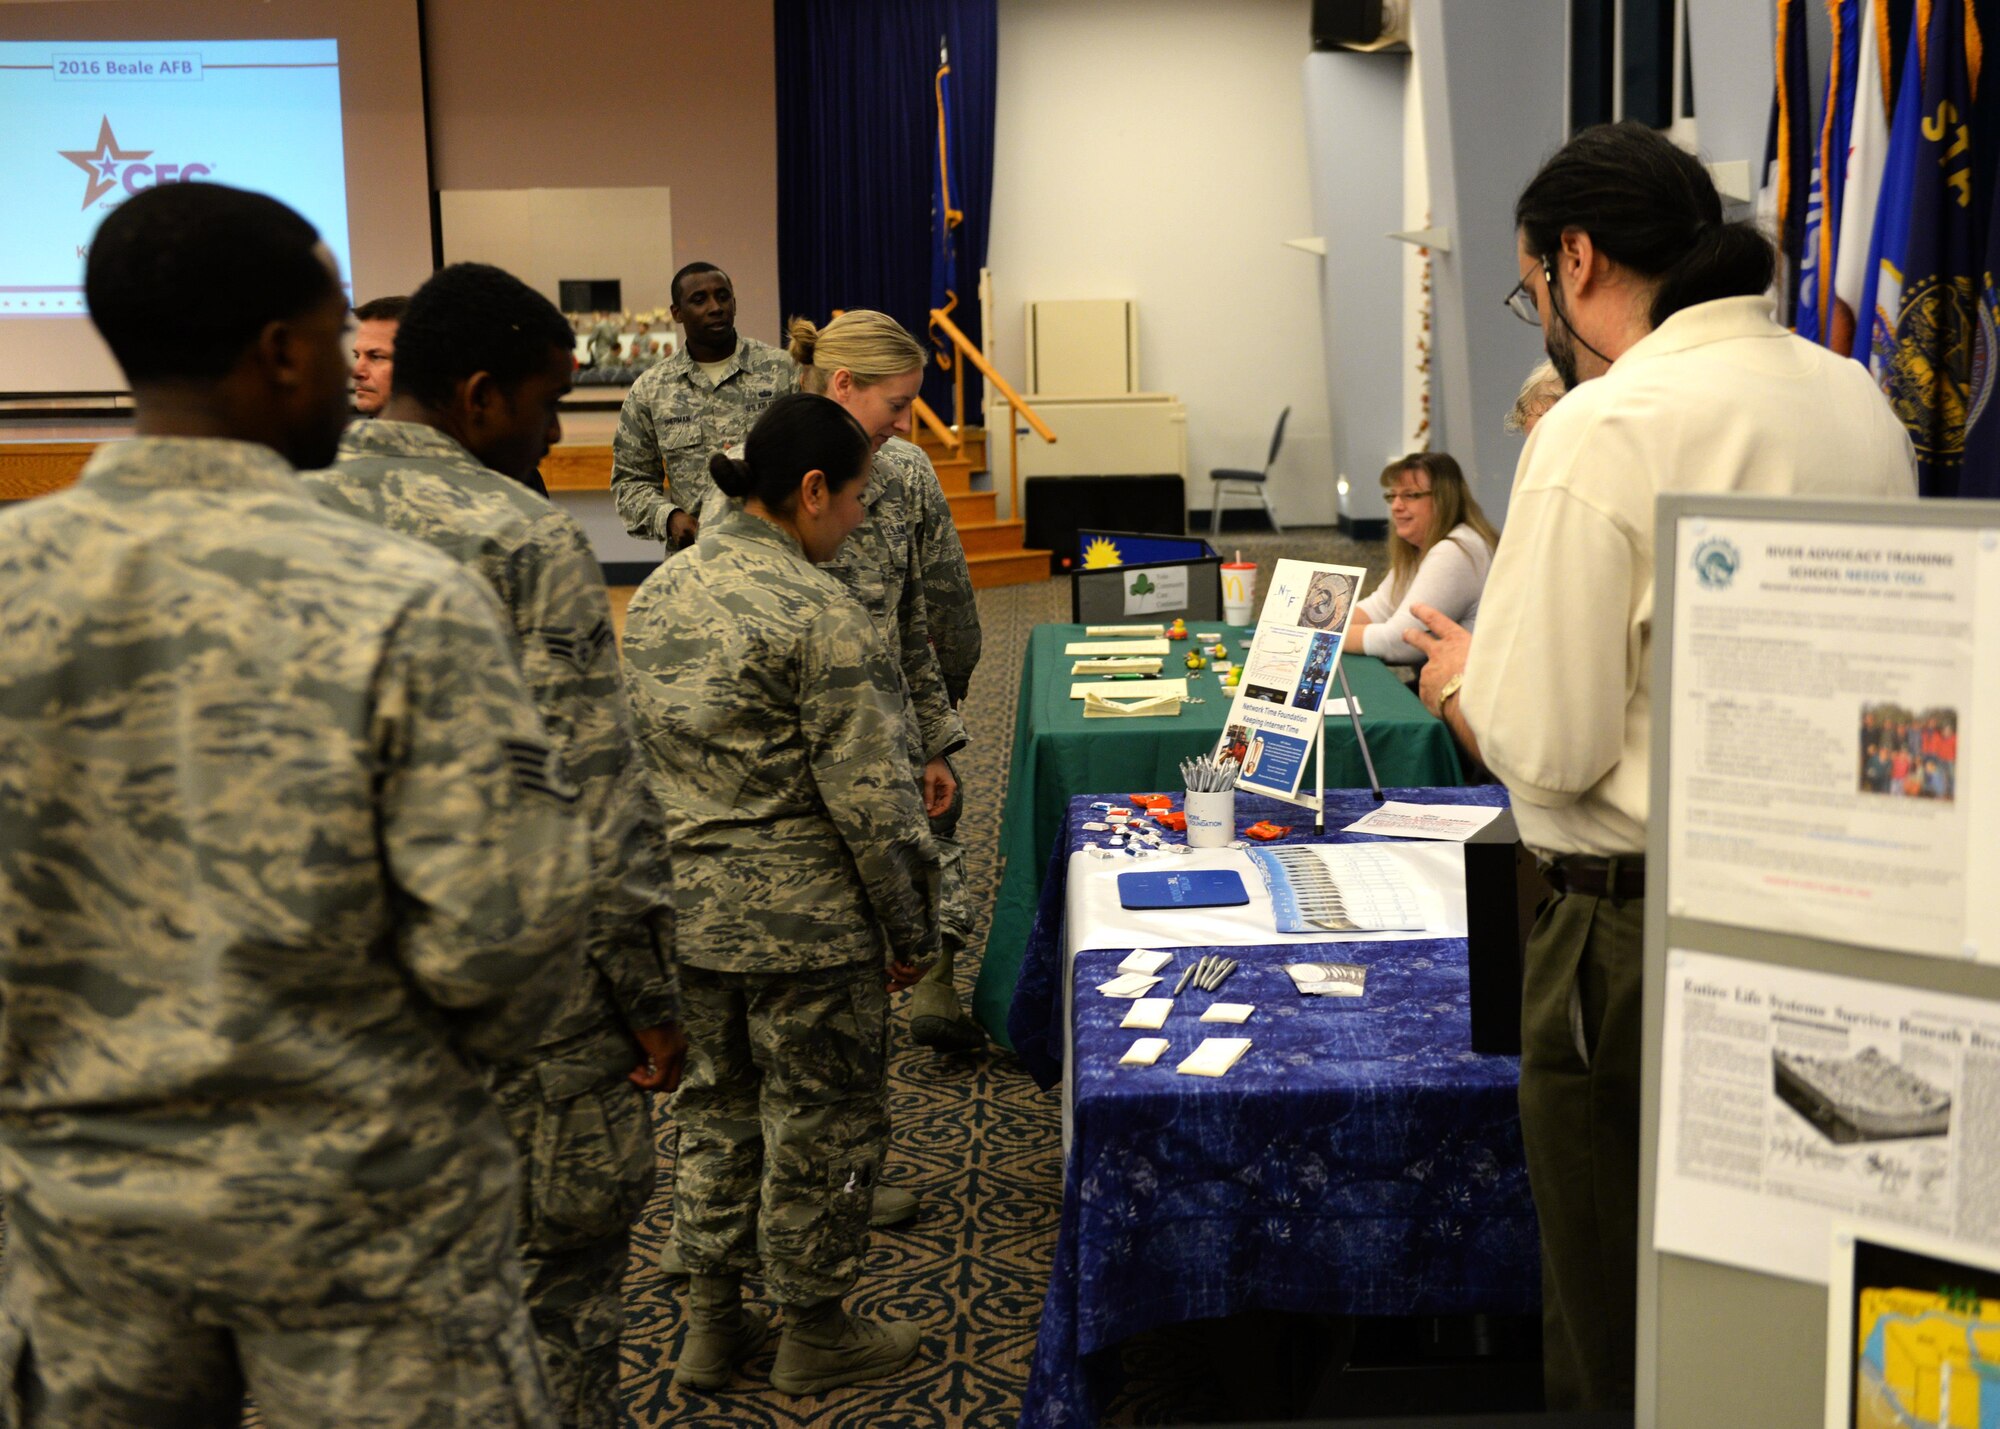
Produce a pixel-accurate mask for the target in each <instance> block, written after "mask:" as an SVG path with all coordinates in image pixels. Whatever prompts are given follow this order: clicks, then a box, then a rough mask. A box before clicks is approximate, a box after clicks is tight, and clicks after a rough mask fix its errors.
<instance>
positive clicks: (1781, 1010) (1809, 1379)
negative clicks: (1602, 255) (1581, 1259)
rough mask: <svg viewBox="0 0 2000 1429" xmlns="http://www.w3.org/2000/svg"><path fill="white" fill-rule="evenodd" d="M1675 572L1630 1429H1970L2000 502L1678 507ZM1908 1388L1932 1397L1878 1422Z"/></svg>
mask: <svg viewBox="0 0 2000 1429" xmlns="http://www.w3.org/2000/svg"><path fill="white" fill-rule="evenodd" d="M1655 559H1656V566H1655V579H1656V585H1655V591H1654V626H1653V649H1652V657H1653V664H1652V670H1651V679H1652V709H1653V728H1652V741H1653V742H1652V768H1651V800H1652V818H1651V820H1650V822H1649V833H1648V847H1647V899H1646V952H1645V959H1646V966H1645V979H1646V982H1645V988H1646V996H1645V1042H1644V1049H1643V1090H1642V1103H1641V1109H1642V1122H1641V1140H1640V1153H1641V1166H1640V1255H1639V1307H1638V1310H1639V1330H1638V1384H1637V1408H1638V1413H1637V1423H1638V1424H1640V1425H1642V1426H1644V1425H1662V1426H1664V1425H1678V1424H1703V1423H1715V1424H1721V1423H1731V1424H1736V1423H1741V1424H1757V1425H1760V1426H1774V1427H1775V1429H1786V1427H1787V1426H1796V1429H1819V1426H1820V1425H1822V1424H1826V1425H1832V1424H1836V1423H1838V1424H1850V1425H1870V1424H1875V1423H1882V1424H1889V1423H1936V1422H1950V1423H1958V1422H1960V1420H1959V1418H1957V1417H1953V1418H1950V1419H1948V1420H1940V1419H1938V1418H1936V1417H1935V1415H1936V1413H1937V1392H1938V1390H1939V1387H1940V1386H1941V1385H1946V1382H1947V1381H1950V1380H1951V1377H1952V1374H1953V1371H1952V1370H1950V1369H1949V1368H1946V1369H1943V1370H1940V1369H1939V1366H1940V1364H1942V1363H1943V1362H1944V1360H1949V1359H1950V1357H1951V1356H1952V1355H1954V1354H1959V1353H1961V1351H1963V1353H1964V1354H1967V1355H1975V1356H1976V1354H1978V1353H1984V1352H1985V1350H1984V1349H1982V1348H1981V1347H1992V1346H1993V1342H1992V1341H1990V1339H1989V1338H1986V1337H1983V1333H1982V1336H1971V1335H1970V1330H1969V1329H1967V1327H1966V1326H1967V1325H1970V1323H1971V1321H1972V1320H1974V1319H1977V1318H1978V1317H1979V1316H1980V1315H1983V1314H1984V1313H1985V1308H1984V1302H1983V1300H1982V1301H1981V1303H1980V1304H1979V1305H1972V1304H1971V1303H1970V1302H1969V1301H1967V1300H1966V1298H1965V1296H1966V1295H1967V1294H1970V1293H1972V1290H1973V1289H1979V1287H1983V1286H1985V1285H1986V1284H1988V1283H1989V1282H1988V1281H1986V1280H1972V1279H1968V1280H1966V1281H1965V1285H1964V1286H1961V1287H1959V1288H1958V1289H1953V1288H1952V1285H1953V1284H1954V1283H1955V1282H1950V1281H1949V1278H1948V1277H1947V1279H1946V1280H1944V1281H1940V1280H1939V1278H1938V1277H1939V1276H1940V1275H1943V1274H1945V1272H1947V1271H1948V1270H1949V1268H1950V1267H1952V1266H1963V1267H1971V1268H1978V1267H1985V1266H1990V1265H1991V1264H1993V1263H1995V1261H1996V1260H2000V889H1996V885H1995V873H1994V868H1995V863H1994V853H1995V850H1996V849H2000V503H1990V502H1921V503H1919V502H1901V503H1883V502H1820V501H1808V500H1802V499H1785V500H1773V499H1768V498H1753V497H1727V496H1699V497H1697V496H1668V497H1662V498H1661V500H1660V503H1659V508H1658V522H1657V531H1656V547H1655ZM1915 1242H1921V1246H1920V1247H1919V1248H1916V1249H1912V1245H1913V1244H1914V1243H1915ZM1857 1247H1868V1248H1869V1249H1866V1250H1865V1252H1864V1251H1861V1250H1857ZM1897 1255H1905V1256H1907V1257H1909V1258H1906V1259H1902V1260H1898V1259H1896V1258H1895V1257H1896V1256H1897ZM1912 1267H1916V1268H1918V1269H1921V1270H1922V1273H1921V1274H1916V1270H1913V1269H1912ZM1905 1272H1908V1273H1905ZM1968 1273H1969V1272H1968ZM1981 1273H1982V1274H1983V1273H1984V1272H1983V1271H1982V1272H1981ZM1911 1275H1916V1278H1915V1279H1914V1280H1911ZM1906 1281H1907V1282H1909V1283H1905V1282H1906ZM1891 1282H1893V1283H1891ZM1857 1285H1858V1286H1859V1287H1860V1290H1859V1291H1857V1289H1856V1287H1857ZM1966 1287H1971V1289H1968V1288H1966ZM1862 1292H1867V1293H1866V1294H1865V1295H1864V1294H1862ZM1980 1293H1981V1294H1982V1295H1983V1294H1984V1291H1983V1290H1980ZM1926 1297H1929V1298H1926ZM1954 1297H1955V1298H1954ZM1857 1315H1858V1316H1859V1319H1858V1320H1857V1318H1856V1317H1857ZM1954 1316H1956V1319H1954V1318H1953V1317H1954ZM1958 1321H1966V1325H1960V1324H1958ZM1857 1326H1860V1328H1857ZM1857 1336H1858V1337H1859V1338H1857ZM1954 1336H1956V1338H1955V1339H1954ZM1954 1346H1956V1348H1954ZM1968 1347H1969V1348H1968ZM1940 1356H1943V1359H1942V1360H1941V1359H1940ZM1892 1360H1893V1362H1894V1364H1895V1366H1896V1373H1898V1374H1903V1372H1904V1371H1906V1370H1908V1369H1909V1367H1910V1366H1911V1365H1912V1364H1915V1363H1917V1362H1918V1361H1920V1360H1921V1361H1923V1362H1924V1363H1926V1364H1928V1365H1929V1366H1930V1368H1929V1369H1928V1370H1927V1371H1926V1373H1928V1374H1929V1375H1930V1380H1929V1381H1928V1384H1929V1386H1930V1387H1929V1388H1928V1389H1920V1388H1915V1387H1913V1386H1915V1385H1916V1381H1915V1380H1913V1379H1911V1378H1910V1377H1909V1376H1908V1375H1907V1374H1904V1375H1903V1378H1902V1379H1901V1380H1898V1381H1897V1382H1896V1383H1897V1386H1899V1387H1898V1388H1896V1390H1895V1393H1894V1394H1892V1395H1890V1396H1889V1397H1888V1398H1887V1399H1885V1398H1884V1397H1883V1394H1882V1393H1881V1392H1880V1391H1881V1388H1882V1386H1883V1385H1884V1384H1885V1383H1887V1382H1888V1381H1887V1380H1885V1379H1884V1378H1883V1366H1885V1365H1887V1364H1889V1363H1890V1361H1892ZM1965 1364H1966V1368H1965V1369H1964V1370H1963V1371H1961V1372H1959V1373H1958V1377H1957V1379H1956V1381H1955V1382H1956V1383H1957V1384H1958V1386H1959V1388H1958V1391H1957V1394H1958V1396H1959V1408H1958V1411H1954V1413H1962V1412H1963V1410H1964V1409H1965V1396H1966V1395H1968V1394H1970V1393H1972V1392H1973V1388H1972V1386H1973V1385H1974V1384H1975V1383H1978V1382H1979V1380H1980V1375H1981V1373H1982V1371H1981V1370H1980V1369H1979V1364H1978V1363H1976V1362H1975V1359H1967V1360H1966V1361H1965ZM1992 1368H1993V1367H1992V1365H1991V1364H1987V1365H1986V1366H1985V1371H1984V1372H1986V1373H1990V1372H1991V1371H1992ZM1968 1375H1970V1376H1972V1377H1971V1378H1968V1377H1967V1376H1968ZM1985 1383H1987V1384H1992V1385H1994V1386H1995V1387H1996V1393H2000V1380H1994V1379H1990V1378H1989V1379H1986V1380H1985ZM1897 1396H1903V1397H1901V1398H1899V1397H1897ZM1906 1400H1907V1402H1908V1403H1911V1404H1918V1403H1920V1404H1921V1405H1924V1406H1928V1408H1924V1409H1922V1410H1921V1412H1914V1411H1910V1412H1906V1411H1904V1410H1902V1409H1900V1408H1899V1409H1898V1410H1897V1413H1898V1414H1900V1415H1901V1417H1897V1414H1891V1415H1889V1417H1886V1418H1884V1417H1879V1416H1875V1417H1871V1416H1874V1415H1875V1410H1877V1409H1880V1408H1881V1407H1882V1406H1883V1405H1884V1404H1890V1405H1891V1407H1892V1408H1895V1407H1897V1406H1902V1405H1903V1404H1904V1403H1905V1401H1906ZM1892 1401H1893V1402H1892ZM1926 1415H1930V1416H1931V1417H1925V1416H1926ZM1966 1422H1983V1421H1977V1420H1974V1421H1966Z"/></svg>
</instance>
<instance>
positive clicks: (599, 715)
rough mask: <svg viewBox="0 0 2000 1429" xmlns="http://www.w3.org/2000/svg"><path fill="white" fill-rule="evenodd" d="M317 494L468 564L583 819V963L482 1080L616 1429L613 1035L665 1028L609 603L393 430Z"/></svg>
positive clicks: (663, 913)
mask: <svg viewBox="0 0 2000 1429" xmlns="http://www.w3.org/2000/svg"><path fill="white" fill-rule="evenodd" d="M306 481H307V483H308V485H310V486H312V487H313V488H314V489H315V490H316V491H317V492H318V493H319V495H320V496H321V499H323V500H324V501H326V503H327V504H328V505H330V506H333V507H334V508H335V509H337V510H341V511H346V512H348V513H350V514H352V515H356V516H359V517H361V518H362V519H364V520H366V521H369V522H372V523H373V524H375V525H378V526H386V527H388V528H389V529H390V530H392V531H398V532H401V533H402V534H404V535H406V536H414V537H416V538H417V539H418V540H421V541H423V542H425V543H426V544H428V545H431V546H435V547H437V548H438V549H439V550H441V551H443V552H444V553H445V554H446V555H448V556H451V557H452V558H453V559H455V560H457V561H459V562H460V563H461V564H463V565H466V566H468V567H470V568H471V569H472V570H474V571H476V572H477V573H478V574H479V575H481V576H483V577H484V578H485V580H486V582H487V583H488V584H489V585H490V586H492V588H493V590H494V592H495V593H496V594H497V595H498V596H499V597H500V601H501V604H502V606H503V607H504V608H505V609H506V611H507V613H508V615H509V616H510V617H511V624H512V631H513V636H514V647H515V652H516V654H517V656H518V658H519V659H520V661H521V667H522V673H523V674H524V675H525V676H526V678H527V682H528V688H529V690H530V692H531V693H532V694H533V696H534V699H535V703H536V705H537V707H538V708H540V710H541V712H542V718H543V721H544V723H545V724H546V725H547V727H548V730H549V732H550V734H551V736H552V737H553V738H554V739H555V741H556V746H557V749H558V751H559V753H560V754H561V756H562V758H563V761H564V763H565V764H566V765H567V767H568V769H569V773H570V777H571V778H572V779H573V780H575V782H576V784H577V786H578V787H579V788H580V789H581V790H582V794H583V798H582V808H583V811H584V814H585V817H586V819H587V821H588V823H589V825H590V829H591V880H590V882H591V919H590V925H589V928H588V931H587V934H586V937H585V939H584V944H583V951H584V955H585V964H586V966H587V968H588V969H589V972H588V973H587V975H585V976H582V977H579V978H577V979H575V981H574V982H572V983H571V984H570V986H569V987H568V988H566V989H565V990H564V994H563V997H562V1000H561V1002H560V1003H559V1004H558V1005H557V1006H556V1007H555V1008H554V1009H553V1012H552V1016H551V1018H550V1021H549V1024H548V1028H547V1030H546V1032H544V1034H543V1035H542V1037H541V1039H540V1040H539V1042H537V1043H535V1044H534V1045H533V1047H532V1049H529V1050H520V1051H518V1052H517V1053H516V1055H514V1056H511V1057H509V1058H508V1059H507V1060H506V1061H505V1062H504V1063H503V1064H502V1065H501V1066H499V1067H498V1068H496V1069H495V1073H494V1081H493V1086H494V1096H495V1098H496V1099H497V1100H498V1102H499V1104H500V1109H501V1112H502V1114H503V1115H504V1116H505V1117H506V1118H507V1122H508V1126H509V1129H510V1130H511V1131H512V1132H513V1135H514V1141H515V1144H516V1146H518V1147H519V1148H520V1152H521V1158H522V1164H523V1171H524V1174H525V1176H526V1178H527V1186H526V1194H525V1195H524V1196H523V1198H522V1202H521V1259H522V1263H523V1267H524V1269H525V1270H526V1271H527V1276H528V1307H529V1309H530V1310H531V1311H532V1312H533V1314H534V1318H535V1328H536V1330H537V1332H538V1333H539V1335H540V1337H541V1342H542V1347H543V1351H544V1354H545V1357H546V1359H547V1363H548V1370H549V1381H550V1387H551V1390H552V1391H553V1393H554V1395H555V1398H556V1402H557V1404H558V1406H559V1408H560V1409H561V1411H562V1413H563V1422H564V1424H566V1425H581V1426H589V1429H598V1427H599V1426H607V1429H608V1426H614V1425H621V1424H622V1423H623V1422H624V1411H623V1409H622V1408H621V1406H620V1404H619V1400H618V1340H619V1335H620V1332H621V1330H622V1329H623V1325H624V1302H623V1299H622V1296H621V1294H620V1287H621V1284H622V1281H623V1278H624V1274H625V1261H626V1257H627V1253H628V1250H629V1240H630V1234H629V1230H630V1226H631V1223H632V1221H633V1219H634V1218H635V1217H636V1216H637V1215H638V1214H639V1212H640V1211H641V1210H642V1209H644V1207H645V1204H646V1198H647V1196H648V1194H649V1193H650V1192H651V1190H652V1187H653V1175H654V1169H655V1158H654V1154H653V1141H652V1128H651V1124H650V1122H649V1120H648V1115H647V1106H646V1102H647V1094H646V1093H645V1092H643V1091H641V1090H639V1089H638V1088H637V1087H635V1086H633V1085H632V1083H631V1082H630V1081H629V1080H628V1079H627V1074H628V1073H630V1072H631V1070H632V1068H633V1066H634V1065H635V1064H636V1062H637V1060H638V1054H637V1048H636V1044H635V1043H634V1041H633V1039H632V1037H631V1035H630V1032H629V1031H628V1029H639V1028H648V1027H655V1026H658V1025H660V1024H662V1023H665V1022H669V1021H672V1020H673V1017H674V1003H673V996H674V994H673V980H672V974H671V969H670V967H669V965H668V953H669V950H670V948H671V945H672V931H671V926H670V923H669V919H670V916H671V915H670V913H669V911H668V902H669V896H670V895H669V890H668V883H667V868H666V837H665V831H664V830H663V829H662V827H661V824H660V815H659V810H658V808H657V807H656V806H655V805H654V803H653V799H652V795H651V793H650V792H649V791H648V790H647V789H646V787H645V784H644V782H643V778H642V776H641V775H640V772H639V768H638V760H637V750H636V747H635V746H634V743H633V734H632V722H631V716H630V713H629V712H628V709H627V706H626V703H625V690H624V684H623V681H622V679H621V678H620V675H619V669H618V651H617V648H616V645H615V642H614V641H613V640H612V636H611V608H610V605H609V603H608V601H607V599H606V596H605V593H604V578H603V575H602V573H601V572H600V571H599V570H598V566H597V561H596V559H595V558H594V557H593V556H592V555H591V552H590V544H589V540H588V538H587V537H585V535H584V534H583V532H582V530H581V529H580V528H579V527H578V526H577V524H576V522H575V521H574V520H572V519H571V518H570V517H569V516H567V515H565V514H564V513H563V512H561V511H559V510H557V509H556V508H555V507H554V506H551V505H550V504H549V503H548V502H547V501H546V500H544V499H543V498H541V497H539V496H536V495H535V494H534V493H533V492H531V491H529V490H527V489H526V488H525V487H524V486H522V485H521V484H520V483H518V482H515V481H511V480H509V479H508V478H507V477H504V476H502V475H500V474H499V473H498V472H494V471H490V470H488V469H487V468H486V467H484V466H481V465H480V463H479V461H478V459H477V458H476V457H474V456H473V455H472V454H471V453H470V452H468V451H467V450H466V449H465V448H464V447H463V446H461V445H459V443H458V442H457V441H455V440H454V439H453V438H451V437H449V436H447V435H446V434H444V433H443V432H440V431H438V430H436V429H435V428H432V427H428V426H423V425H419V424H415V423H409V422H390V421H381V420H377V421H373V422H367V423H357V424H355V425H354V426H352V427H350V428H349V429H348V431H347V434H346V436H345V437H344V438H343V439H342V441H341V447H340V464H339V465H338V466H335V467H333V468H331V469H330V470H327V471H324V472H317V473H313V474H311V475H309V476H308V477H307V478H306Z"/></svg>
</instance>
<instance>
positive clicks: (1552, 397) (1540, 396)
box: [1502, 359, 1567, 433]
mask: <svg viewBox="0 0 2000 1429" xmlns="http://www.w3.org/2000/svg"><path fill="white" fill-rule="evenodd" d="M1566 390H1567V389H1566V388H1565V387H1564V386H1563V382H1562V378H1561V377H1559V376H1558V375H1557V374H1556V366H1555V364H1554V363H1553V362H1550V361H1548V360H1546V359H1544V360H1543V361H1542V362H1540V363H1538V364H1537V365H1536V367H1535V370H1534V371H1533V372H1530V373H1529V374H1528V380H1527V381H1525V382H1523V383H1522V384H1521V390H1520V391H1519V392H1518V393H1516V394H1515V396H1514V406H1513V409H1512V410H1511V411H1509V412H1508V413H1507V420H1506V421H1505V422H1504V423H1502V425H1503V426H1505V427H1506V428H1507V430H1508V431H1510V432H1516V433H1519V432H1527V431H1532V430H1533V429H1534V425H1535V423H1537V422H1539V421H1541V419H1542V414H1543V413H1544V412H1546V411H1548V410H1549V408H1551V407H1553V406H1555V404H1556V403H1557V402H1558V401H1560V400H1561V399H1562V394H1563V393H1564V392H1565V391H1566Z"/></svg>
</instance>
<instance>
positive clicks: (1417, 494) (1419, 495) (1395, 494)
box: [1382, 490, 1431, 506]
mask: <svg viewBox="0 0 2000 1429" xmlns="http://www.w3.org/2000/svg"><path fill="white" fill-rule="evenodd" d="M1382 495H1383V498H1384V499H1385V500H1387V501H1388V503H1389V504H1390V505H1391V506H1394V505H1395V504H1396V503H1397V502H1398V501H1428V500H1430V498H1431V494H1430V492H1428V491H1415V490H1412V491H1385V492H1383V493H1382Z"/></svg>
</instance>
